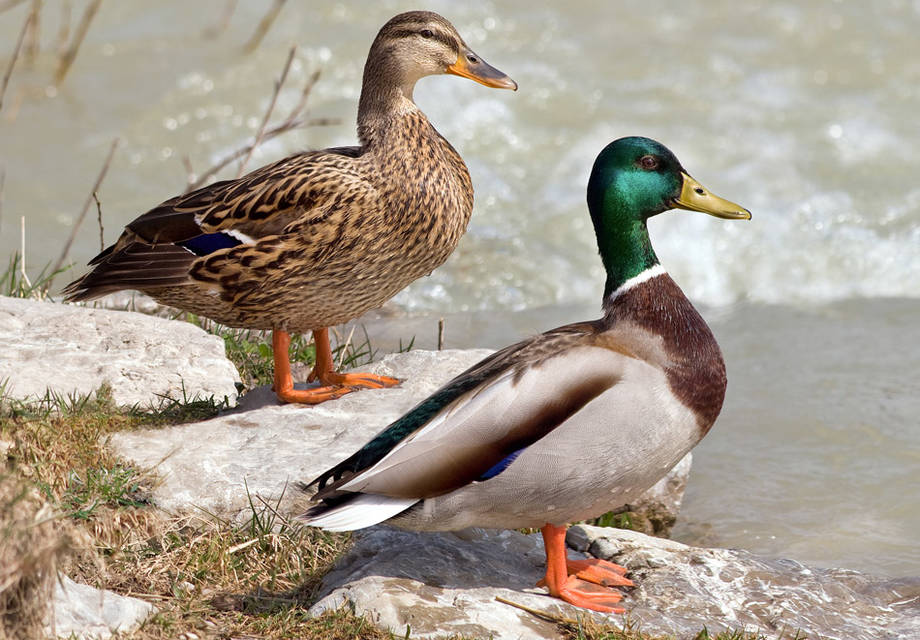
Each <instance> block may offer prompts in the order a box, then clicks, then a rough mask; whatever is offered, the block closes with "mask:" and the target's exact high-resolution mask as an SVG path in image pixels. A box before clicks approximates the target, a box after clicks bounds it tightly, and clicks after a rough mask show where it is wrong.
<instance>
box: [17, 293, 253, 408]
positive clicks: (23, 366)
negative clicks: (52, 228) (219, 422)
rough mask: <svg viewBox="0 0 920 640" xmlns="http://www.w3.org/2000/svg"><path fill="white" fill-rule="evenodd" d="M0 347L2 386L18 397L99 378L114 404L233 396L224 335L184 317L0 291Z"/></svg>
mask: <svg viewBox="0 0 920 640" xmlns="http://www.w3.org/2000/svg"><path fill="white" fill-rule="evenodd" d="M0 351H2V353H3V358H2V359H0V382H2V383H4V384H5V385H6V388H5V391H4V393H5V394H6V395H7V396H9V397H12V398H17V399H21V400H29V399H32V400H35V399H39V398H42V397H44V396H45V394H46V392H47V391H48V390H50V391H52V392H54V393H56V394H59V395H61V396H65V397H66V396H67V395H70V394H76V395H85V394H89V393H92V392H94V391H96V390H97V389H99V388H100V387H101V386H103V385H106V386H108V387H109V388H111V390H112V399H113V400H114V402H115V404H117V405H129V406H130V405H139V406H140V407H141V408H147V407H157V406H160V405H161V403H162V402H163V401H164V399H165V398H174V399H178V400H182V399H189V400H191V399H194V398H211V397H214V398H216V399H217V400H223V399H224V398H227V400H228V401H229V402H231V403H232V402H234V401H235V400H236V397H237V390H236V383H237V382H239V381H240V377H239V374H238V373H237V371H236V368H235V367H234V366H233V363H231V362H230V361H229V360H227V357H226V355H225V354H224V343H223V340H221V339H220V338H219V337H217V336H213V335H210V334H208V333H206V332H205V331H202V330H201V329H199V328H198V327H196V326H194V325H192V324H190V323H188V322H176V321H171V320H166V319H164V318H156V317H153V316H146V315H143V314H140V313H132V312H124V311H110V310H107V309H89V308H86V307H81V306H76V305H66V304H56V303H52V302H41V301H37V300H23V299H20V298H7V297H3V296H0Z"/></svg>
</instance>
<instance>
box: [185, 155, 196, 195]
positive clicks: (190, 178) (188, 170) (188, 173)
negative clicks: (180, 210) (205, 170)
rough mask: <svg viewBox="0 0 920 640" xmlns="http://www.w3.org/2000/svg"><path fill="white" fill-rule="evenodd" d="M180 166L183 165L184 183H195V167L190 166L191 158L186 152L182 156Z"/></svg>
mask: <svg viewBox="0 0 920 640" xmlns="http://www.w3.org/2000/svg"><path fill="white" fill-rule="evenodd" d="M182 166H183V167H185V184H186V187H188V185H190V184H194V183H195V180H196V179H197V177H196V176H195V169H194V168H192V159H191V158H190V157H189V155H188V154H187V153H186V154H184V155H183V156H182Z"/></svg>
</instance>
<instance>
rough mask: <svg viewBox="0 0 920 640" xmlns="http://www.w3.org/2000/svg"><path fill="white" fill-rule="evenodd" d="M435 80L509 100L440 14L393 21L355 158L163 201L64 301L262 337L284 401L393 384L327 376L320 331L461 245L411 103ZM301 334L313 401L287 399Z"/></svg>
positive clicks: (502, 83) (460, 182)
mask: <svg viewBox="0 0 920 640" xmlns="http://www.w3.org/2000/svg"><path fill="white" fill-rule="evenodd" d="M441 73H450V74H455V75H459V76H463V77H466V78H471V79H473V80H476V81H477V82H480V83H482V84H484V85H486V86H487V87H497V88H503V89H517V84H515V82H514V81H513V80H511V78H509V77H508V76H506V75H505V74H504V73H502V72H501V71H498V70H497V69H495V68H493V67H491V66H489V65H488V64H486V62H484V61H483V60H482V58H480V57H479V56H478V55H476V54H475V53H473V52H472V51H471V50H470V48H469V47H468V46H467V45H466V43H465V42H464V41H463V38H461V37H460V34H458V33H457V30H456V29H455V28H454V27H453V25H451V24H450V23H449V22H448V21H447V20H445V19H444V18H442V17H441V16H439V15H438V14H436V13H431V12H428V11H412V12H409V13H402V14H400V15H398V16H396V17H394V18H393V19H391V20H390V21H389V22H387V23H386V24H385V25H384V26H383V28H382V29H381V30H380V33H378V34H377V38H376V39H375V40H374V43H373V44H372V45H371V49H370V53H369V54H368V57H367V63H366V64H365V66H364V80H363V85H362V88H361V99H360V103H359V106H358V138H359V140H360V142H361V146H359V147H338V148H332V149H325V150H323V151H310V152H305V153H298V154H296V155H293V156H290V157H289V158H285V159H284V160H280V161H278V162H275V163H274V164H270V165H267V166H265V167H262V168H261V169H257V170H256V171H253V172H252V173H250V174H248V175H245V176H243V177H242V178H239V179H237V180H226V181H223V182H216V183H214V184H212V185H209V186H207V187H204V188H202V189H198V190H197V191H193V192H191V193H188V194H185V195H181V196H177V197H175V198H172V199H171V200H167V201H166V202H164V203H162V204H161V205H159V206H157V207H154V208H153V209H151V210H150V211H148V212H147V213H145V214H144V215H142V216H140V217H139V218H137V219H136V220H134V221H133V222H131V223H130V224H129V225H128V226H127V227H126V228H125V231H124V232H123V233H122V235H121V237H120V238H119V239H118V241H117V242H116V243H115V244H114V245H113V246H111V247H109V248H108V249H106V250H105V251H103V252H102V253H100V254H99V255H98V256H96V257H95V258H94V259H93V260H92V262H90V264H91V265H95V268H94V269H93V270H92V271H91V272H89V273H88V274H86V275H84V276H83V277H82V278H80V279H79V280H77V281H75V282H72V283H71V284H70V285H68V286H67V288H66V289H65V290H64V293H65V294H67V299H68V300H90V299H92V298H96V297H99V296H101V295H104V294H107V293H110V292H112V291H118V290H120V289H137V290H139V291H142V292H143V293H146V294H148V295H150V296H151V297H153V298H154V299H156V300H157V301H159V302H161V303H163V304H167V305H171V306H174V307H178V308H180V309H184V310H187V311H191V312H193V313H196V314H199V315H203V316H206V317H209V318H212V319H214V320H216V321H217V322H220V323H222V324H225V325H228V326H231V327H245V328H248V329H263V330H269V329H270V330H271V331H272V346H273V348H274V361H275V376H274V378H275V392H276V393H277V394H278V398H279V399H281V400H283V401H285V402H306V403H311V404H314V403H318V402H323V401H325V400H329V399H332V398H337V397H339V396H341V395H343V394H345V393H348V392H349V391H352V390H354V389H357V388H361V387H370V388H379V387H385V386H391V385H394V384H397V383H398V382H399V381H398V380H396V379H394V378H388V377H384V376H372V375H367V374H347V375H342V374H339V373H336V372H335V367H334V365H333V361H332V353H331V351H330V347H329V332H328V327H330V326H332V325H336V324H340V323H342V322H346V321H348V320H351V319H352V318H356V317H358V316H360V315H361V314H363V313H364V312H366V311H368V310H370V309H374V308H376V307H379V306H380V305H382V304H383V303H384V302H386V301H387V300H389V299H390V298H391V297H393V296H394V295H395V294H396V293H397V292H398V291H400V290H401V289H403V288H405V287H406V285H408V284H409V283H410V282H412V281H413V280H415V279H416V278H418V277H420V276H423V275H427V274H429V273H430V272H431V271H432V269H434V268H435V267H437V266H438V265H440V264H441V263H443V262H444V260H446V259H447V257H448V256H449V255H450V254H451V252H452V251H453V250H454V248H455V247H456V246H457V242H458V241H459V240H460V236H462V235H463V232H464V231H465V230H466V225H467V222H469V219H470V214H471V213H472V210H473V186H472V183H471V182H470V175H469V172H468V171H467V168H466V165H465V164H464V163H463V159H462V158H461V157H460V155H459V154H458V153H457V152H456V151H455V150H454V148H453V147H452V146H451V145H450V143H449V142H447V140H445V139H444V138H443V137H441V135H440V134H439V133H438V132H437V131H436V130H435V128H434V127H433V126H432V125H431V123H430V122H429V121H428V119H427V118H426V117H425V114H424V113H422V112H421V111H420V110H419V108H418V107H417V106H416V105H415V103H414V102H413V101H412V90H413V88H414V87H415V83H416V81H417V80H419V79H420V78H423V77H425V76H430V75H435V74H441ZM307 331H312V332H313V336H314V339H315V343H316V365H315V366H314V367H313V371H312V372H311V374H310V380H314V379H318V380H319V381H320V383H321V384H322V385H323V386H321V387H319V388H316V389H309V390H305V391H304V390H295V389H294V384H293V380H292V379H291V368H290V357H289V354H288V346H289V344H290V335H289V334H290V333H305V332H307Z"/></svg>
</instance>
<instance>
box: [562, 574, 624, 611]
mask: <svg viewBox="0 0 920 640" xmlns="http://www.w3.org/2000/svg"><path fill="white" fill-rule="evenodd" d="M551 595H554V596H556V597H557V598H560V599H561V600H564V601H565V602H568V603H569V604H574V605H575V606H576V607H582V608H584V609H590V610H591V611H600V612H601V613H623V612H624V611H626V610H625V609H624V608H623V607H619V606H617V603H618V602H620V600H622V599H623V594H622V593H620V592H619V591H617V590H616V589H608V588H607V587H602V586H599V585H597V584H594V583H592V582H585V581H584V580H580V579H579V578H576V577H575V576H569V577H568V578H567V579H566V580H565V582H563V583H562V585H560V587H559V589H558V593H553V594H551Z"/></svg>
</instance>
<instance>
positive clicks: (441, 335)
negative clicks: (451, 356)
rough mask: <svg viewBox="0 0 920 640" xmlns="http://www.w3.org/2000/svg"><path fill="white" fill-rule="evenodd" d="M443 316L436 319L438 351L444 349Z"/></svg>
mask: <svg viewBox="0 0 920 640" xmlns="http://www.w3.org/2000/svg"><path fill="white" fill-rule="evenodd" d="M444 324H445V323H444V318H439V319H438V351H443V350H444Z"/></svg>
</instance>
